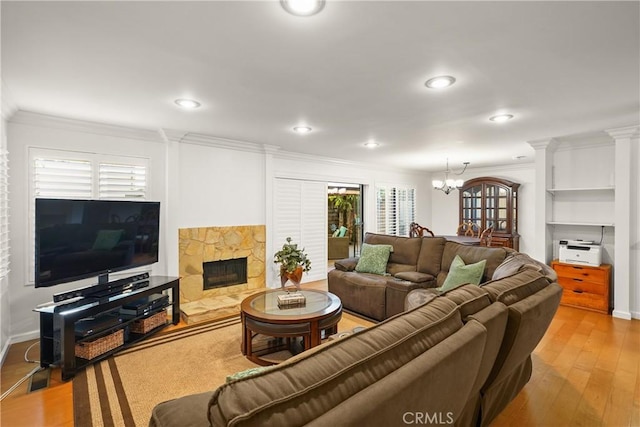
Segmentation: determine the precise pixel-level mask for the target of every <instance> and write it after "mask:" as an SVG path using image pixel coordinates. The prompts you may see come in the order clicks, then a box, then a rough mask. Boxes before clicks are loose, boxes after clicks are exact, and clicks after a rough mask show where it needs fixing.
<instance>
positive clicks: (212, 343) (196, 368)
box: [73, 317, 256, 427]
mask: <svg viewBox="0 0 640 427" xmlns="http://www.w3.org/2000/svg"><path fill="white" fill-rule="evenodd" d="M241 331H242V327H241V325H240V319H239V317H233V318H231V319H226V320H221V321H217V322H213V323H207V324H203V325H194V326H190V327H186V328H182V329H176V330H172V331H169V332H166V333H161V334H159V335H155V336H152V337H150V338H149V339H146V340H144V341H142V342H141V343H139V344H137V345H135V346H132V347H130V348H129V349H127V350H124V351H122V352H119V353H117V354H115V355H114V356H113V357H109V358H108V359H106V360H103V361H101V362H98V363H94V364H92V365H89V366H88V367H87V368H86V369H85V370H84V371H81V372H80V373H78V374H77V375H76V377H75V378H74V379H73V410H74V419H75V425H76V426H77V427H85V426H87V427H99V426H117V427H120V426H126V427H129V426H132V427H133V426H147V425H148V423H149V418H150V416H151V410H152V409H153V407H154V406H155V405H156V404H158V403H160V402H164V401H166V400H170V399H174V398H176V397H180V396H185V395H188V394H193V393H201V392H205V391H208V390H211V391H213V390H215V389H216V388H217V387H218V386H220V385H221V384H223V383H224V382H225V379H226V376H227V375H229V374H232V373H234V372H238V371H242V370H245V369H248V368H252V367H255V366H256V365H255V364H253V363H251V362H249V361H248V360H247V359H246V358H245V357H244V356H242V353H241V351H240V344H241Z"/></svg>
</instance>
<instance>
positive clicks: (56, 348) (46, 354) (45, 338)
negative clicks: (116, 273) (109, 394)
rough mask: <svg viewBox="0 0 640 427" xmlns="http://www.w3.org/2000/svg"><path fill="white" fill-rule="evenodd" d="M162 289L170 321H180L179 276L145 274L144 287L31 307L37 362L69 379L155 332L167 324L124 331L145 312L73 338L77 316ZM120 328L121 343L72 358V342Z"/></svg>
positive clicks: (91, 314) (112, 307) (100, 311)
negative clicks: (142, 330)
mask: <svg viewBox="0 0 640 427" xmlns="http://www.w3.org/2000/svg"><path fill="white" fill-rule="evenodd" d="M165 290H170V291H171V297H170V299H169V305H168V308H170V309H171V323H173V324H174V325H177V324H178V322H180V279H178V278H177V277H167V276H151V277H149V286H147V287H144V288H140V289H136V290H133V291H126V292H123V293H120V294H116V295H111V296H108V297H103V298H90V297H89V298H84V299H82V300H80V301H75V302H72V303H68V304H64V303H59V304H50V305H49V304H47V305H44V306H39V307H37V308H35V309H34V311H36V312H38V313H39V314H40V353H41V355H40V365H41V366H42V367H48V366H50V365H58V366H59V367H60V369H61V370H62V379H63V380H64V381H67V380H70V379H72V378H73V377H74V375H75V374H76V372H78V371H79V370H80V369H82V368H84V367H85V366H87V365H89V364H91V363H94V362H97V361H99V360H103V359H105V358H107V357H109V356H110V355H112V354H114V353H117V352H118V351H121V350H123V349H125V348H127V347H130V346H131V345H133V344H135V343H137V342H139V341H141V340H143V339H144V338H146V337H148V336H149V335H151V334H153V333H155V332H157V331H159V330H160V329H162V328H163V327H164V326H166V325H167V323H165V324H164V325H160V326H158V327H155V328H153V329H152V330H149V331H148V332H146V333H134V332H130V333H126V331H128V328H129V326H130V325H131V324H132V323H133V322H134V321H136V320H139V319H142V318H145V317H148V315H149V313H145V314H143V315H140V316H133V317H131V318H128V319H127V320H125V321H123V322H122V323H118V324H117V325H113V326H111V327H108V328H106V329H102V330H99V331H96V332H95V333H89V334H88V335H87V336H84V337H81V338H80V337H76V334H75V325H76V322H78V321H79V320H80V319H85V318H88V317H94V316H98V315H101V314H105V313H108V312H111V311H114V310H118V309H119V308H120V307H122V306H123V305H125V304H127V303H129V302H131V301H134V300H137V299H139V298H143V297H148V296H150V295H153V294H159V293H162V292H163V291H165ZM165 308H167V307H165ZM120 329H124V330H125V333H124V343H123V344H122V345H119V346H118V347H117V348H114V349H112V350H109V351H107V352H105V353H103V354H100V355H99V356H96V357H94V358H92V359H90V360H88V359H83V358H80V357H76V352H75V347H76V343H80V342H86V341H91V340H94V339H98V338H102V337H105V336H108V335H109V334H111V333H114V332H117V331H118V330H120Z"/></svg>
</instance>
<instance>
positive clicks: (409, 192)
mask: <svg viewBox="0 0 640 427" xmlns="http://www.w3.org/2000/svg"><path fill="white" fill-rule="evenodd" d="M396 193H397V210H398V213H397V218H398V235H399V236H408V235H409V225H410V224H411V223H412V222H414V219H415V211H416V203H415V190H414V189H413V188H399V189H397V190H396Z"/></svg>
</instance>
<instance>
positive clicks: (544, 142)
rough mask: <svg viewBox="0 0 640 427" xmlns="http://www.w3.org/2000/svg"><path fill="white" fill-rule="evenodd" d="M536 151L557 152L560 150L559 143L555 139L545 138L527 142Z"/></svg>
mask: <svg viewBox="0 0 640 427" xmlns="http://www.w3.org/2000/svg"><path fill="white" fill-rule="evenodd" d="M527 144H529V145H530V146H531V147H533V149H534V150H550V151H552V152H553V151H555V150H556V148H558V141H557V140H556V139H555V138H543V139H536V140H534V141H527Z"/></svg>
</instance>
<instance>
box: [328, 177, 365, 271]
mask: <svg viewBox="0 0 640 427" xmlns="http://www.w3.org/2000/svg"><path fill="white" fill-rule="evenodd" d="M362 194H363V188H362V185H361V184H348V183H337V182H330V183H328V185H327V233H328V237H327V238H328V244H327V255H328V258H329V260H335V259H343V258H348V257H353V256H358V255H360V247H361V244H362V237H363V236H362V225H363V223H364V221H363V217H362V212H363V209H362V207H363V200H362V199H363V197H362Z"/></svg>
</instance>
